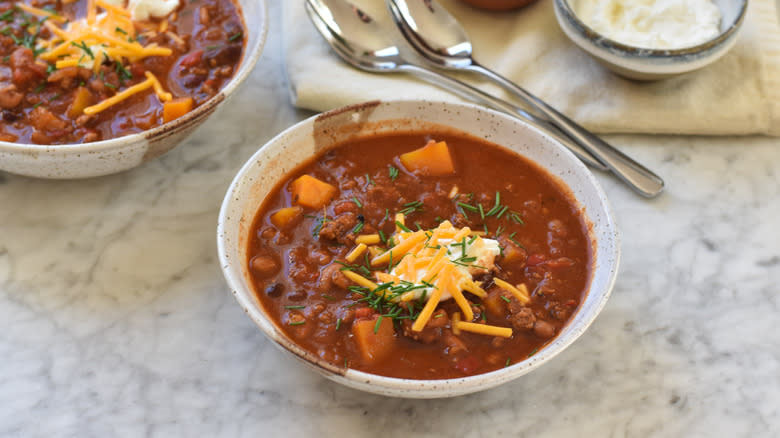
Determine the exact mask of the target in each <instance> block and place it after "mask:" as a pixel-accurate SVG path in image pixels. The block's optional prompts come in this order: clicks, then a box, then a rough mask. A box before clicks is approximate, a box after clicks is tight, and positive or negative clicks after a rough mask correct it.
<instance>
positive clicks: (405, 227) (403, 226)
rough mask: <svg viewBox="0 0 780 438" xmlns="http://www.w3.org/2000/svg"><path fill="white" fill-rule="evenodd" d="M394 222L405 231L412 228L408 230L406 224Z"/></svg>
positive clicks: (409, 231) (408, 231)
mask: <svg viewBox="0 0 780 438" xmlns="http://www.w3.org/2000/svg"><path fill="white" fill-rule="evenodd" d="M395 224H396V225H397V226H398V228H400V229H402V230H404V231H406V232H407V233H411V232H412V230H410V229H409V228H408V227H407V226H406V225H404V224H402V223H401V222H400V221H395Z"/></svg>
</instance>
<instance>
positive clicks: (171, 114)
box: [163, 97, 194, 123]
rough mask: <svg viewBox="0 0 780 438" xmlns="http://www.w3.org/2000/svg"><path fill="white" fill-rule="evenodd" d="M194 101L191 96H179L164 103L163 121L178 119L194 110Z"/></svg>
mask: <svg viewBox="0 0 780 438" xmlns="http://www.w3.org/2000/svg"><path fill="white" fill-rule="evenodd" d="M193 106H194V101H193V100H192V98H191V97H177V98H176V99H173V100H171V101H168V102H165V103H164V104H163V123H168V122H170V121H171V120H176V119H178V118H179V117H181V116H183V115H185V114H187V113H188V112H190V111H192V107H193Z"/></svg>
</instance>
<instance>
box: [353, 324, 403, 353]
mask: <svg viewBox="0 0 780 438" xmlns="http://www.w3.org/2000/svg"><path fill="white" fill-rule="evenodd" d="M377 318H378V316H377V317H376V318H372V319H358V320H356V321H355V322H353V323H352V335H353V336H354V339H355V343H356V344H357V347H358V351H360V355H361V357H362V358H363V359H364V360H365V361H366V362H378V361H381V360H382V359H384V358H386V357H387V356H388V355H389V354H390V353H392V352H393V349H394V348H395V342H396V340H395V330H393V320H392V319H391V318H382V321H381V322H380V323H379V328H378V329H377V330H376V333H374V329H375V328H376V320H377Z"/></svg>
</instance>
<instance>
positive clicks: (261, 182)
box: [217, 100, 619, 398]
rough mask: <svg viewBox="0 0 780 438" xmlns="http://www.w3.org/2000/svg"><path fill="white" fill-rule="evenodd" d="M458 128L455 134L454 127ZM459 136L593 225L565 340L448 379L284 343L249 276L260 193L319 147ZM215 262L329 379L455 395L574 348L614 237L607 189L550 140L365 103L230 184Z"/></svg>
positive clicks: (450, 113) (423, 108) (270, 148)
mask: <svg viewBox="0 0 780 438" xmlns="http://www.w3.org/2000/svg"><path fill="white" fill-rule="evenodd" d="M455 127H457V128H455ZM429 129H436V130H439V131H441V130H442V129H447V130H455V131H461V132H465V133H468V134H470V135H473V136H476V137H480V138H483V139H489V140H490V141H492V142H494V143H497V144H499V145H502V146H504V147H507V148H509V149H511V150H513V151H515V152H517V153H519V154H521V155H524V156H525V157H527V158H528V159H530V160H532V161H534V162H536V163H537V164H539V165H540V166H541V167H543V168H545V169H547V171H548V172H549V173H550V174H552V175H553V176H554V177H556V178H558V179H559V180H560V182H561V183H562V184H563V185H564V186H566V187H568V188H569V189H570V191H571V194H572V195H573V197H574V198H575V199H576V200H577V202H578V203H579V204H580V207H581V209H582V211H583V213H584V215H585V217H586V219H587V221H588V222H589V224H590V225H591V239H592V240H593V242H594V248H595V249H594V266H593V275H592V279H591V282H590V288H589V290H588V293H587V297H586V299H585V300H584V302H583V304H582V306H581V308H580V310H579V311H578V312H577V314H576V315H575V316H574V318H573V319H572V320H571V321H570V322H569V324H568V325H567V326H566V327H565V328H564V330H563V331H562V332H561V334H560V335H559V336H558V337H557V338H556V339H554V340H553V342H551V343H550V344H548V345H547V346H546V347H544V348H543V349H541V350H540V351H539V352H538V353H537V354H535V355H534V356H532V357H530V358H529V359H527V360H525V361H522V362H519V363H517V364H514V365H511V366H509V367H507V368H503V369H501V370H498V371H494V372H490V373H486V374H480V375H476V376H471V377H464V378H459V379H447V380H410V379H398V378H389V377H382V376H377V375H373V374H368V373H364V372H360V371H356V370H352V369H345V368H343V367H340V366H336V365H333V364H329V363H326V362H323V361H321V360H320V359H319V358H317V357H315V356H314V355H313V354H311V353H309V352H307V351H304V350H303V349H301V348H300V347H298V346H297V345H296V344H295V343H294V342H292V341H291V340H290V339H288V338H287V337H286V336H285V335H284V334H283V333H282V332H281V331H280V330H279V329H278V328H277V327H276V326H275V325H274V324H273V323H272V322H271V320H270V319H269V318H268V317H266V315H265V313H264V311H263V308H262V307H261V305H260V303H259V301H258V300H257V298H256V297H255V295H254V292H253V290H252V286H251V284H250V282H249V280H248V278H249V276H248V270H249V268H248V266H247V257H246V246H247V244H248V241H249V240H248V233H249V227H250V225H251V223H252V220H253V219H254V216H255V213H256V211H257V209H258V208H259V207H260V204H261V203H262V201H263V199H264V198H265V196H266V194H267V193H268V192H269V191H270V190H272V189H273V187H274V185H275V184H276V182H277V181H278V180H279V179H281V178H282V177H283V176H284V175H285V174H286V173H287V172H289V171H290V170H291V169H293V168H295V167H296V166H297V165H299V164H300V163H302V162H304V161H306V160H307V159H309V158H310V157H312V156H313V155H315V154H317V152H318V151H321V150H323V149H325V148H328V147H330V146H333V145H335V144H338V143H341V142H343V141H345V140H347V139H349V138H351V137H353V136H363V135H370V134H374V133H386V132H393V131H407V132H408V131H425V130H429ZM217 245H218V250H219V259H220V265H221V266H222V270H223V273H224V274H225V278H226V280H227V283H228V285H229V286H230V288H231V290H232V292H233V295H234V296H235V298H236V300H237V301H238V303H239V305H241V307H242V308H243V309H244V310H245V311H246V313H247V314H248V315H249V317H250V318H251V319H252V320H253V321H254V322H255V324H257V326H258V327H260V329H261V330H262V331H263V333H265V335H266V336H268V337H269V338H270V339H271V340H272V341H273V342H274V344H275V345H277V346H279V347H281V348H282V349H284V350H286V351H288V352H290V353H292V354H293V355H295V357H297V358H298V359H300V360H302V361H303V362H304V363H306V364H307V365H309V366H310V367H312V368H313V369H315V370H316V371H318V372H319V373H321V374H322V375H324V376H325V377H327V378H329V379H331V380H334V381H336V382H339V383H342V384H344V385H347V386H350V387H352V388H357V389H361V390H364V391H368V392H373V393H376V394H382V395H388V396H395V397H410V398H439V397H451V396H456V395H461V394H467V393H471V392H475V391H481V390H485V389H488V388H492V387H495V386H497V385H500V384H502V383H505V382H508V381H510V380H512V379H515V378H517V377H520V376H522V375H523V374H526V373H528V372H530V371H532V370H533V369H535V368H537V367H539V366H541V365H542V364H544V363H545V362H547V361H549V360H550V359H552V358H553V357H554V356H555V355H557V354H558V353H560V352H561V351H563V350H564V349H565V348H566V347H568V346H569V345H571V343H572V342H574V340H576V339H577V338H578V337H579V336H580V335H581V334H582V333H583V332H584V331H585V329H587V327H588V326H589V325H590V324H591V323H592V322H593V320H594V319H595V318H596V315H598V313H599V312H600V311H601V309H602V308H603V307H604V305H605V303H606V301H607V298H608V297H609V294H610V291H611V290H612V286H613V284H614V281H615V277H616V275H617V269H618V262H619V239H618V233H617V229H616V226H615V223H614V221H613V219H612V214H611V211H610V207H609V205H608V202H607V199H606V197H605V195H604V192H603V191H602V190H601V188H600V187H599V185H598V183H597V182H596V180H595V178H594V177H593V175H592V174H591V173H590V171H588V170H587V169H586V168H585V166H584V165H583V164H582V163H581V162H580V161H579V160H577V158H575V157H574V155H572V154H571V152H569V151H568V150H566V149H564V148H563V147H562V146H561V145H560V144H558V143H557V142H556V141H555V140H553V139H552V138H550V137H549V136H547V135H546V134H544V133H542V132H540V131H538V130H536V129H535V128H533V127H531V126H529V125H527V124H525V123H524V122H522V121H520V120H518V119H515V118H511V117H509V116H506V115H503V114H501V113H498V112H495V111H492V110H487V109H484V108H480V107H477V106H473V105H466V104H453V103H443V102H430V101H420V100H414V101H390V102H378V101H374V102H367V103H364V104H360V105H354V106H349V107H346V108H341V109H338V110H334V111H331V112H328V113H324V114H321V115H318V116H314V117H312V118H310V119H308V120H305V121H303V122H301V123H298V124H297V125H295V126H293V127H291V128H289V129H287V130H286V131H284V132H282V133H281V134H279V135H278V136H276V137H275V138H274V139H272V140H271V141H269V142H268V143H266V144H265V145H264V146H262V147H261V148H260V149H259V150H258V151H257V152H256V153H255V154H254V156H252V158H250V159H249V160H248V161H247V163H246V164H245V165H244V166H243V167H242V168H241V170H240V171H239V172H238V175H236V177H235V179H234V180H233V183H232V184H231V185H230V188H229V189H228V192H227V194H226V196H225V200H224V202H223V203H222V209H221V211H220V215H219V222H218V225H217Z"/></svg>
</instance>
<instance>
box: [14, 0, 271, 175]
mask: <svg viewBox="0 0 780 438" xmlns="http://www.w3.org/2000/svg"><path fill="white" fill-rule="evenodd" d="M237 2H238V4H240V5H241V10H242V13H243V16H244V23H245V25H246V31H247V34H248V35H247V42H246V47H245V51H244V56H243V58H242V59H241V66H240V67H239V68H238V71H236V73H235V74H234V75H233V78H231V80H230V82H228V83H227V85H226V86H225V87H224V88H223V89H222V90H220V92H219V93H217V94H216V95H215V96H213V97H212V98H211V99H209V100H208V101H206V102H205V103H204V104H203V105H201V106H199V107H197V108H195V109H194V110H193V111H190V112H189V113H187V114H186V115H184V116H182V117H180V118H178V119H176V120H174V121H172V122H169V123H166V124H164V125H161V126H158V127H156V128H153V129H150V130H148V131H144V132H141V133H138V134H131V135H126V136H124V137H119V138H114V139H110V140H103V141H97V142H94V143H86V144H76V145H57V146H43V145H36V144H19V143H9V142H5V141H0V170H4V171H6V172H11V173H16V174H19V175H27V176H34V177H38V178H51V179H73V178H88V177H93V176H101V175H108V174H112V173H117V172H122V171H124V170H127V169H131V168H133V167H136V166H138V165H140V164H142V163H145V162H146V161H149V160H152V159H154V158H157V157H159V156H160V155H162V154H164V153H166V152H168V151H169V150H171V149H173V148H174V147H175V146H176V145H178V144H179V143H180V142H182V141H183V140H184V139H185V138H187V136H188V135H189V134H191V133H192V131H193V130H194V129H195V128H196V127H198V126H199V125H200V124H201V123H203V122H204V121H205V120H206V119H207V118H208V117H209V116H210V115H211V114H213V113H214V110H216V109H217V107H218V106H219V105H220V104H221V103H222V102H224V101H225V100H226V99H227V98H228V97H230V96H231V95H232V94H233V93H234V92H235V91H236V89H237V88H238V86H239V85H241V83H242V82H244V80H245V79H246V78H247V77H248V76H249V73H250V72H251V71H252V69H253V68H254V66H255V64H257V60H258V59H259V58H260V53H261V52H262V51H263V45H264V44H265V38H266V33H267V29H268V12H267V9H266V3H265V0H237Z"/></svg>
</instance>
